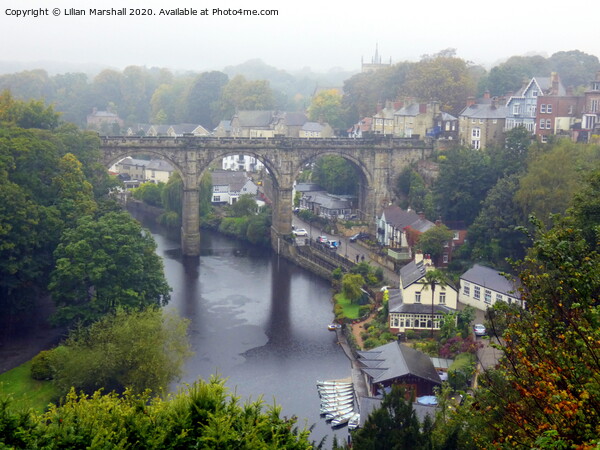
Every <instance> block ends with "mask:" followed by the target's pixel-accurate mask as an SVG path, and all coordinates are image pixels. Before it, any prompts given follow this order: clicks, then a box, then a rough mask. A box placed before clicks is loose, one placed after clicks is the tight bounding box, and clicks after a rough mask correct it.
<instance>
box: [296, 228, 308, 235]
mask: <svg viewBox="0 0 600 450" xmlns="http://www.w3.org/2000/svg"><path fill="white" fill-rule="evenodd" d="M292 233H294V235H295V236H308V231H306V230H305V229H304V228H298V229H297V230H294V231H292Z"/></svg>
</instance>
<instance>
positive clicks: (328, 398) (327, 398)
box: [321, 392, 354, 403]
mask: <svg viewBox="0 0 600 450" xmlns="http://www.w3.org/2000/svg"><path fill="white" fill-rule="evenodd" d="M350 398H352V399H353V398H354V393H353V392H347V393H345V394H323V395H321V402H326V403H335V402H339V401H343V400H348V399H350Z"/></svg>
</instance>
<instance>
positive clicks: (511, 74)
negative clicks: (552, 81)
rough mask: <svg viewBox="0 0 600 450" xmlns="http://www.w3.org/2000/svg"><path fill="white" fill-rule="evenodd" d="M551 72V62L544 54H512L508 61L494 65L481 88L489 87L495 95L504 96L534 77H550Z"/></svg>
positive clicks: (482, 81)
mask: <svg viewBox="0 0 600 450" xmlns="http://www.w3.org/2000/svg"><path fill="white" fill-rule="evenodd" d="M550 72H551V68H550V64H549V63H548V60H547V59H546V58H544V57H543V56H540V55H535V56H512V57H510V58H509V59H508V60H507V61H506V62H504V63H502V64H499V65H497V66H495V67H492V69H491V70H490V73H489V75H488V77H487V78H485V79H482V80H481V83H480V86H481V87H480V90H481V89H483V90H486V89H487V90H489V91H490V93H491V95H493V96H503V95H506V94H508V93H509V92H513V93H514V92H517V91H518V90H519V89H520V88H521V87H522V86H523V83H525V82H528V81H529V80H530V79H531V78H532V77H534V76H544V77H548V76H550ZM483 90H482V91H481V92H483Z"/></svg>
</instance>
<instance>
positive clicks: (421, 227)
mask: <svg viewBox="0 0 600 450" xmlns="http://www.w3.org/2000/svg"><path fill="white" fill-rule="evenodd" d="M382 216H383V217H384V219H385V222H386V223H388V224H389V225H391V226H393V227H395V228H399V229H404V228H406V227H411V228H412V229H413V230H416V231H420V232H421V233H423V232H425V231H427V230H429V229H430V228H433V227H434V226H435V224H434V223H433V222H431V221H429V220H427V219H423V218H421V216H419V215H418V214H417V213H415V212H414V211H408V210H407V211H405V210H403V209H402V208H400V207H399V206H388V207H387V208H385V209H384V210H383V213H382Z"/></svg>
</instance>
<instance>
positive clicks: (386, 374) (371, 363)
mask: <svg viewBox="0 0 600 450" xmlns="http://www.w3.org/2000/svg"><path fill="white" fill-rule="evenodd" d="M358 360H359V362H360V363H361V364H362V365H363V368H361V370H362V371H363V372H365V373H366V374H368V375H369V376H370V377H371V378H372V379H373V383H382V382H386V381H392V380H395V379H397V378H400V377H403V376H406V375H413V376H416V377H419V378H422V379H424V380H428V381H431V382H433V383H437V384H441V380H440V377H439V375H438V373H437V371H436V370H435V367H434V366H433V363H432V362H431V359H430V358H429V356H427V355H426V354H425V353H422V352H420V351H418V350H415V349H413V348H410V347H408V346H406V345H403V344H401V343H399V342H397V341H396V342H390V343H389V344H385V345H382V346H380V347H377V348H374V349H373V350H368V351H360V352H358Z"/></svg>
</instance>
